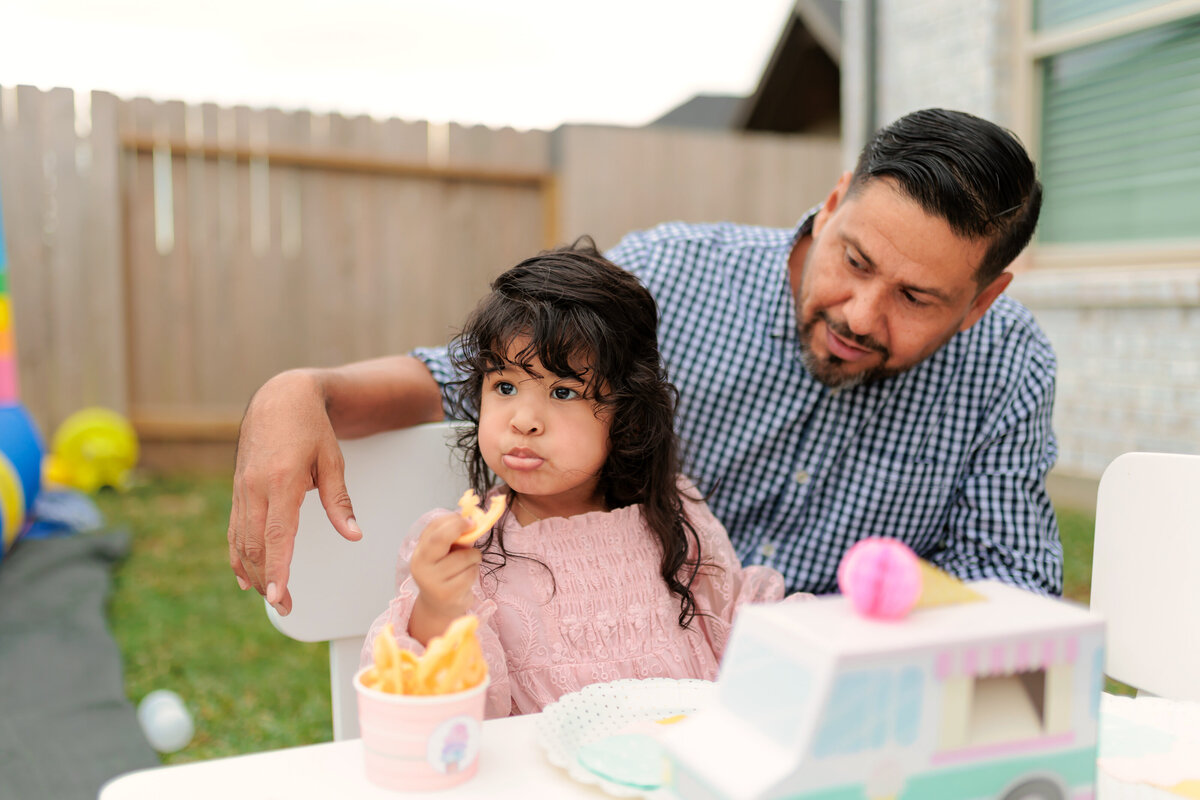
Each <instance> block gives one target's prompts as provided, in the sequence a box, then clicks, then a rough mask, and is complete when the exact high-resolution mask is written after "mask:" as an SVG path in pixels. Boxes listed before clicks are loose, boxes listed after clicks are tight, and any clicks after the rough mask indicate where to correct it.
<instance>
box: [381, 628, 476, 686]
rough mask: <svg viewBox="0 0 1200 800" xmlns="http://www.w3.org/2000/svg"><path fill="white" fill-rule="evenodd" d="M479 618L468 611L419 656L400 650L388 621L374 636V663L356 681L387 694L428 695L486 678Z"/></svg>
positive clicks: (474, 684) (471, 684) (436, 637)
mask: <svg viewBox="0 0 1200 800" xmlns="http://www.w3.org/2000/svg"><path fill="white" fill-rule="evenodd" d="M478 628H479V619H478V618H477V617H475V616H474V615H471V614H467V615H465V616H462V617H459V618H458V619H456V620H454V621H453V622H452V623H450V626H449V627H448V628H446V632H445V633H444V634H442V635H441V636H435V637H434V638H433V639H432V640H430V642H429V646H428V647H426V648H425V654H424V655H422V656H417V655H414V654H413V653H412V652H411V651H409V650H404V649H401V647H400V645H399V644H398V643H397V642H396V636H395V629H394V628H393V627H392V625H391V623H388V624H386V625H384V627H383V630H382V631H380V632H379V635H378V636H376V637H375V643H374V648H373V658H374V666H372V667H368V668H367V669H366V670H364V672H363V674H362V676H361V677H360V678H359V680H360V681H361V682H362V684H363V685H364V686H367V687H369V688H372V689H376V690H378V691H381V692H388V693H390V694H409V695H430V694H449V693H451V692H461V691H465V690H466V689H470V688H472V687H474V686H478V685H479V684H480V683H482V682H483V679H484V678H486V677H487V662H486V661H484V658H483V648H482V647H481V646H480V644H479V637H478V636H477V635H476V630H477V629H478Z"/></svg>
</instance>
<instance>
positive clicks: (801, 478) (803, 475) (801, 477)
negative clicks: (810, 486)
mask: <svg viewBox="0 0 1200 800" xmlns="http://www.w3.org/2000/svg"><path fill="white" fill-rule="evenodd" d="M811 477H812V476H811V475H809V474H808V470H803V469H802V470H798V471H797V472H796V483H798V484H800V485H801V486H803V485H804V484H806V483H808V481H809V479H810V478H811Z"/></svg>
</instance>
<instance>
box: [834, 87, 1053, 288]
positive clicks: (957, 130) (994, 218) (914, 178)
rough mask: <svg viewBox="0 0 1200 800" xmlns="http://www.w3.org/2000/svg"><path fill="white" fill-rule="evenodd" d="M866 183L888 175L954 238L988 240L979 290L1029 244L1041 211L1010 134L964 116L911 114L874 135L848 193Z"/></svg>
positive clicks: (934, 111) (1028, 167) (1030, 173)
mask: <svg viewBox="0 0 1200 800" xmlns="http://www.w3.org/2000/svg"><path fill="white" fill-rule="evenodd" d="M872 178H891V179H892V180H894V181H895V182H896V184H897V186H898V187H899V188H900V190H901V191H903V192H904V193H905V194H906V195H908V196H909V197H911V198H912V199H913V200H916V201H917V202H918V203H919V204H920V205H921V207H922V208H923V209H925V211H926V212H928V213H930V214H933V215H935V216H938V217H941V218H942V219H944V220H946V222H948V223H949V224H950V229H951V230H953V231H954V232H955V233H956V234H958V235H959V236H962V237H964V238H968V239H979V238H986V239H988V240H990V241H989V244H988V249H987V252H986V253H985V254H984V256H983V261H982V262H981V263H980V264H979V267H978V270H977V271H976V273H975V281H976V283H977V284H978V285H979V286H980V287H983V286H986V285H987V284H989V283H991V282H992V280H993V279H995V277H996V276H997V275H999V274H1000V273H1001V272H1003V271H1004V269H1005V267H1007V266H1008V265H1009V264H1011V263H1012V262H1013V259H1015V258H1016V257H1017V256H1018V255H1019V254H1020V253H1021V251H1022V250H1024V249H1025V246H1026V245H1027V244H1029V240H1030V239H1031V238H1032V237H1033V230H1034V228H1036V227H1037V221H1038V213H1039V211H1040V210H1041V207H1042V185H1041V184H1040V183H1039V182H1038V180H1037V177H1036V175H1035V174H1034V167H1033V162H1032V161H1031V160H1030V159H1029V154H1028V153H1026V152H1025V148H1024V146H1023V145H1022V144H1021V142H1020V140H1019V139H1017V137H1016V135H1014V134H1013V133H1012V132H1011V131H1007V130H1005V129H1004V128H1001V127H1000V126H998V125H996V124H995V123H992V122H988V121H987V120H985V119H980V118H979V117H976V116H972V115H971V114H967V113H964V112H962V111H947V110H945V109H941V108H929V109H925V110H922V111H914V112H913V113H911V114H908V115H907V116H904V117H901V118H900V119H898V120H896V121H895V122H893V123H892V124H891V125H888V126H887V127H886V128H883V129H882V130H880V131H879V132H878V133H876V134H875V136H873V137H872V138H871V141H870V142H868V143H867V146H866V147H864V148H863V151H862V155H860V156H859V159H858V165H857V166H856V167H855V168H854V176H853V178H852V179H851V181H850V188H849V192H848V193H849V194H853V193H854V192H857V191H859V190H861V189H862V188H864V187H865V186H866V184H867V182H868V181H870V180H871V179H872Z"/></svg>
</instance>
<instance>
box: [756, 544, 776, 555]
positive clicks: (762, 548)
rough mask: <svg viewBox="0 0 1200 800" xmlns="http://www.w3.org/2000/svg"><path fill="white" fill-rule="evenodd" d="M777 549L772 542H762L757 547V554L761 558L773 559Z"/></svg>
mask: <svg viewBox="0 0 1200 800" xmlns="http://www.w3.org/2000/svg"><path fill="white" fill-rule="evenodd" d="M777 549H778V548H776V547H775V543H774V542H763V543H762V544H760V545H759V546H758V554H759V555H760V556H762V557H763V558H774V557H775V551H776V550H777Z"/></svg>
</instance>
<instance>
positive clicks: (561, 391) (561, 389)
mask: <svg viewBox="0 0 1200 800" xmlns="http://www.w3.org/2000/svg"><path fill="white" fill-rule="evenodd" d="M550 396H551V397H553V398H554V399H555V400H574V399H575V398H576V397H579V392H577V391H575V390H574V389H569V388H567V387H566V386H555V387H554V388H553V389H551V390H550Z"/></svg>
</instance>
